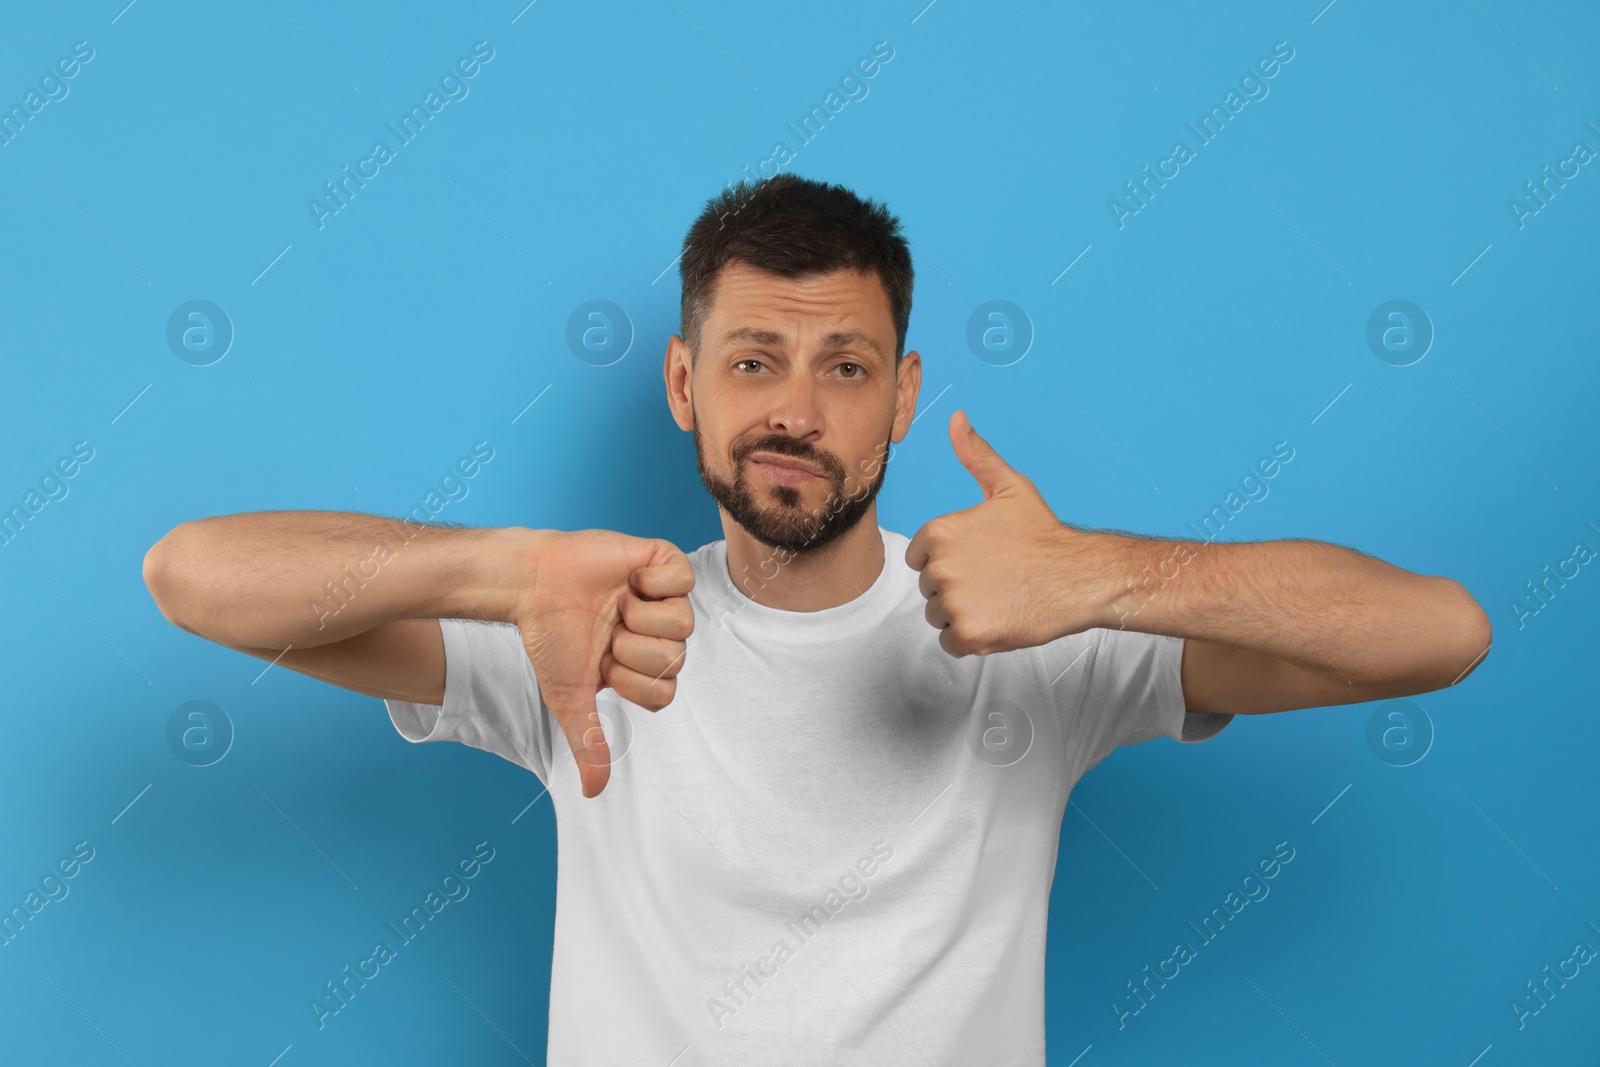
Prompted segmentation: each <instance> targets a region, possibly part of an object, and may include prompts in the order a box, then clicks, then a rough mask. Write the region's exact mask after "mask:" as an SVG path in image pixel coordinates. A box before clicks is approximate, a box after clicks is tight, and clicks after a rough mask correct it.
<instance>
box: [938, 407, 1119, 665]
mask: <svg viewBox="0 0 1600 1067" xmlns="http://www.w3.org/2000/svg"><path fill="white" fill-rule="evenodd" d="M950 443H951V444H952V445H953V446H954V447H955V453H956V459H958V460H960V461H961V465H962V466H963V467H965V468H966V469H967V470H968V471H969V472H971V474H972V476H973V477H974V478H976V479H977V481H978V485H979V487H980V488H981V489H982V490H983V503H981V504H977V505H974V506H973V507H970V508H967V509H966V510H964V511H957V512H953V513H951V514H949V515H941V516H939V517H938V518H936V519H931V520H929V521H928V522H927V523H926V524H925V525H924V526H923V527H922V529H920V530H918V531H917V534H916V536H915V537H913V538H912V539H911V544H910V545H909V546H908V547H907V549H906V563H907V564H908V565H909V566H910V567H911V568H912V569H913V570H917V571H921V572H922V578H921V581H920V582H919V583H918V585H919V587H920V588H921V590H922V595H923V596H924V597H926V598H927V600H928V606H927V609H926V610H925V611H924V615H925V616H926V617H927V619H928V622H929V623H930V624H931V625H933V626H934V627H937V628H939V629H940V630H941V633H940V634H939V645H940V646H941V647H942V648H943V649H944V650H945V651H946V652H948V653H949V654H950V655H952V656H955V657H956V658H960V657H962V656H966V655H971V654H976V655H980V656H983V655H988V654H989V653H991V652H1006V651H1009V650H1011V649H1014V648H1028V647H1031V646H1033V645H1042V644H1044V643H1046V642H1048V641H1052V640H1054V639H1055V638H1058V637H1064V636H1065V635H1067V634H1074V633H1079V632H1080V631H1083V630H1087V629H1089V628H1090V627H1093V626H1101V625H1104V623H1105V617H1106V612H1107V607H1108V605H1109V603H1110V600H1111V599H1112V598H1113V597H1114V596H1115V595H1116V594H1115V591H1114V589H1113V585H1114V582H1115V579H1116V576H1117V574H1118V570H1117V568H1116V566H1115V563H1114V560H1113V557H1114V555H1115V553H1116V548H1115V545H1116V539H1115V537H1114V536H1111V535H1104V534H1098V533H1094V532H1088V531H1083V530H1077V529H1074V528H1073V527H1071V526H1068V525H1066V524H1065V523H1063V522H1062V521H1061V520H1060V519H1058V518H1056V516H1055V514H1054V513H1053V512H1052V511H1051V510H1050V506H1049V505H1048V504H1046V503H1045V501H1044V497H1042V496H1040V495H1039V490H1038V489H1037V488H1035V487H1034V484H1033V483H1032V482H1031V481H1029V480H1028V479H1027V478H1025V477H1023V476H1022V475H1021V474H1019V473H1018V472H1017V471H1015V470H1012V469H1011V467H1010V466H1008V465H1007V464H1006V461H1005V460H1003V459H1001V458H1000V454H999V453H998V452H996V451H995V450H994V448H993V447H991V446H990V444H989V442H987V441H985V440H984V439H983V438H981V437H979V436H978V434H977V431H975V430H974V429H973V428H972V424H971V423H970V422H969V421H968V420H967V415H966V412H965V411H957V412H956V413H955V414H954V415H952V416H951V418H950Z"/></svg>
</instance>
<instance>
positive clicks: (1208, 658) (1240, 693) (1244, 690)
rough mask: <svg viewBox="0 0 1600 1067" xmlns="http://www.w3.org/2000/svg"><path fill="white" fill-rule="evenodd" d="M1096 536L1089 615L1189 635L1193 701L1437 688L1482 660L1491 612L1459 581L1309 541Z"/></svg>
mask: <svg viewBox="0 0 1600 1067" xmlns="http://www.w3.org/2000/svg"><path fill="white" fill-rule="evenodd" d="M1083 537H1093V538H1095V539H1097V540H1098V542H1099V545H1100V556H1101V558H1102V559H1104V560H1106V561H1108V562H1109V563H1110V564H1111V566H1110V568H1109V570H1110V572H1111V575H1112V576H1113V578H1112V584H1111V588H1112V595H1111V599H1110V601H1109V604H1108V610H1107V612H1106V614H1105V616H1104V618H1103V619H1102V620H1101V621H1100V622H1099V623H1098V625H1102V626H1106V627H1108V628H1120V629H1128V630H1138V631H1141V632H1144V633H1153V634H1167V635H1170V636H1175V637H1183V638H1185V639H1186V640H1185V643H1184V657H1183V672H1182V678H1183V691H1184V699H1185V702H1186V704H1187V707H1188V709H1189V710H1190V711H1216V712H1236V713H1244V714H1257V713H1264V712H1275V711H1287V710H1289V709H1292V708H1305V707H1323V706H1328V705H1333V704H1349V703H1355V702H1358V701H1366V700H1381V699H1387V698H1391V697H1398V696H1406V695H1409V694H1413V693H1424V692H1428V691H1430V690H1434V689H1443V688H1446V687H1448V686H1451V685H1454V684H1456V683H1457V682H1459V681H1460V680H1461V679H1462V678H1465V677H1466V676H1467V675H1468V674H1469V673H1471V672H1472V670H1473V669H1474V668H1475V667H1476V666H1477V665H1478V664H1479V663H1480V662H1482V660H1483V658H1484V656H1485V655H1486V654H1487V653H1488V651H1489V645H1490V642H1491V640H1492V638H1493V633H1492V628H1491V626H1490V623H1489V618H1488V616H1487V615H1486V614H1485V613H1484V611H1483V609H1482V608H1481V607H1480V606H1479V605H1478V603H1477V602H1476V601H1475V600H1473V598H1472V596H1471V595H1470V594H1468V593H1467V591H1466V589H1465V588H1463V587H1462V586H1461V584H1460V583H1459V582H1456V581H1454V580H1453V579H1450V578H1443V577H1437V576H1433V575H1424V574H1415V573H1412V572H1410V571H1406V570H1403V569H1401V568H1399V567H1396V566H1393V565H1392V564H1389V563H1385V562H1384V561H1382V560H1380V559H1375V558H1373V557H1371V556H1368V555H1366V554H1364V553H1361V552H1356V551H1354V550H1352V549H1348V548H1343V547H1340V546H1338V545H1331V544H1326V543H1323V542H1319V541H1305V540H1291V541H1263V542H1255V543H1246V544H1215V543H1207V542H1191V541H1163V540H1157V539H1151V538H1142V537H1133V536H1128V535H1122V534H1116V533H1107V532H1105V531H1098V532H1095V533H1093V534H1089V533H1085V532H1082V531H1077V530H1071V531H1070V533H1069V535H1068V539H1069V540H1071V539H1075V538H1083Z"/></svg>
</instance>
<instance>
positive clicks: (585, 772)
mask: <svg viewBox="0 0 1600 1067" xmlns="http://www.w3.org/2000/svg"><path fill="white" fill-rule="evenodd" d="M552 697H553V698H554V699H552V700H551V701H550V713H551V715H552V716H554V718H555V720H556V722H558V723H560V725H561V732H562V733H564V734H566V737H567V747H568V748H570V749H571V750H572V756H573V759H574V760H576V761H577V764H578V779H579V781H580V782H581V783H582V786H583V795H584V796H586V797H595V796H599V795H600V791H601V790H602V789H604V788H605V787H606V783H607V782H608V781H610V780H611V749H610V747H609V746H608V745H607V744H606V735H605V731H604V730H603V729H602V728H601V726H600V713H599V711H598V710H597V709H596V708H595V702H594V698H595V694H594V693H589V694H587V695H584V694H582V693H576V692H569V693H561V694H559V695H557V694H552Z"/></svg>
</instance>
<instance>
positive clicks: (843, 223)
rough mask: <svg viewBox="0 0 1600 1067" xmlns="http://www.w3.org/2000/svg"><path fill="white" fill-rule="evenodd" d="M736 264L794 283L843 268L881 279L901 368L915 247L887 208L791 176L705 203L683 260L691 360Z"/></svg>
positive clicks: (686, 334) (777, 177)
mask: <svg viewBox="0 0 1600 1067" xmlns="http://www.w3.org/2000/svg"><path fill="white" fill-rule="evenodd" d="M732 260H739V261H741V262H743V263H747V264H749V265H750V266H752V267H757V268H759V269H761V270H765V271H770V272H772V273H773V274H777V275H780V276H781V277H784V278H794V279H798V278H805V277H809V276H811V275H816V274H829V273H831V272H833V271H835V270H841V269H848V270H857V271H861V272H862V273H866V274H876V275H877V278H878V281H879V282H881V283H882V285H883V290H884V292H885V293H886V294H887V295H888V297H889V314H890V317H891V318H893V320H894V331H895V338H894V364H895V367H896V369H898V368H899V366H900V358H901V356H902V355H904V354H905V347H906V327H907V326H908V324H909V323H910V321H911V286H912V269H911V250H910V247H909V246H908V244H907V242H906V239H905V238H904V237H902V236H901V234H900V220H899V219H898V218H897V217H896V216H894V215H893V214H891V213H890V212H889V209H888V207H887V205H885V204H882V203H879V202H878V201H874V200H862V199H861V198H860V197H859V196H857V195H856V194H855V193H853V192H851V191H850V190H849V189H847V188H845V187H844V186H842V185H830V184H828V183H826V182H819V181H814V180H812V179H810V178H802V177H799V176H798V175H795V174H791V173H781V174H777V175H774V176H773V177H770V178H763V179H762V180H761V181H759V182H754V183H752V182H750V181H743V182H740V183H739V185H738V186H737V187H735V186H733V185H731V184H730V185H729V186H728V187H727V188H725V189H724V190H723V191H722V193H721V194H720V195H718V196H715V197H712V198H711V199H710V200H708V201H706V207H705V210H704V211H702V212H701V213H700V217H699V218H697V219H695V221H694V225H692V226H690V227H689V232H688V234H687V235H685V237H684V239H683V256H682V258H681V259H680V260H679V263H678V273H679V274H680V275H681V276H682V278H683V298H682V304H681V307H680V315H681V317H682V320H683V338H684V340H685V341H686V342H687V343H688V345H689V354H690V358H691V361H697V360H698V359H699V354H700V329H701V326H702V325H703V324H704V323H705V318H706V315H707V313H708V312H709V311H710V309H711V299H712V297H713V295H714V294H715V290H716V283H717V276H718V274H719V273H720V272H721V271H722V268H723V267H724V266H726V265H727V264H728V263H729V262H730V261H732Z"/></svg>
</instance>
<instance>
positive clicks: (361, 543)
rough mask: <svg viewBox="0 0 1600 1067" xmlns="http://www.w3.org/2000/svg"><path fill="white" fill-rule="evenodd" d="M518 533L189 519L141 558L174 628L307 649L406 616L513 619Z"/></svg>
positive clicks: (286, 517)
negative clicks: (512, 548)
mask: <svg viewBox="0 0 1600 1067" xmlns="http://www.w3.org/2000/svg"><path fill="white" fill-rule="evenodd" d="M516 533H517V530H516V529H512V530H496V529H488V530H477V529H459V528H451V527H436V526H425V525H421V524H418V523H415V522H404V521H401V520H399V519H389V518H384V517H382V516H375V515H361V514H354V513H348V512H334V511H265V512H251V513H246V514H240V515H218V516H214V517H211V518H204V519H197V520H193V521H190V522H185V523H183V524H181V525H179V526H177V527H176V528H174V529H173V530H172V531H171V532H170V533H168V534H167V535H166V536H165V537H163V538H162V539H161V540H160V541H158V542H157V543H156V544H155V546H154V547H152V548H151V549H150V551H149V553H148V554H147V555H146V556H145V561H144V576H145V582H146V584H147V585H148V586H149V587H150V592H151V595H152V596H154V597H155V600H156V604H157V606H158V607H159V608H160V609H161V613H162V614H163V615H165V616H166V617H167V618H168V619H169V620H170V621H171V622H173V623H174V624H175V625H177V626H179V627H181V628H183V629H185V630H188V631H189V632H191V633H194V634H198V635H199V636H201V637H205V638H207V639H209V640H212V641H216V642H218V643H220V644H225V645H229V646H231V647H239V648H244V647H248V648H273V649H282V648H287V647H289V646H291V645H292V646H294V647H296V648H309V647H314V646H317V645H324V644H329V643H331V642H334V641H339V640H343V639H344V638H347V637H352V636H354V635H356V634H359V633H364V632H365V631H367V630H369V629H371V628H372V627H374V626H378V625H381V624H383V623H387V622H394V621H397V620H400V619H416V618H484V619H492V620H495V621H509V619H510V614H511V604H510V597H509V596H508V591H509V584H510V583H509V582H507V581H506V580H504V576H503V574H502V573H501V571H503V569H504V560H505V553H504V552H503V551H502V549H503V548H504V547H506V546H507V545H508V544H509V543H510V541H511V540H512V539H514V538H515V535H516Z"/></svg>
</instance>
